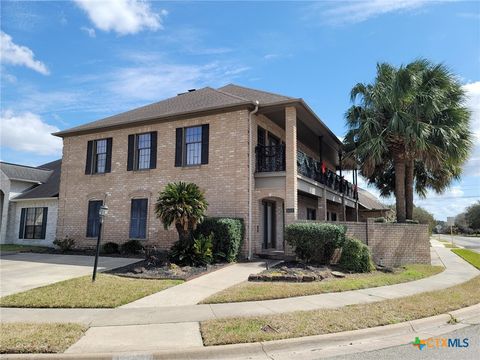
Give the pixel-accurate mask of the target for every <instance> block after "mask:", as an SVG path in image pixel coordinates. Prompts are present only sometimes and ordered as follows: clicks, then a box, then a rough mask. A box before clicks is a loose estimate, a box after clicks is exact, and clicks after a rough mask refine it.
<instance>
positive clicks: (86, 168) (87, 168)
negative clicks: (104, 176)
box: [85, 140, 93, 175]
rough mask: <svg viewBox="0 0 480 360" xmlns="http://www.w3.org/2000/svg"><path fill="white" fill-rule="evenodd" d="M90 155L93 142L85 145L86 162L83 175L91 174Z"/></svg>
mask: <svg viewBox="0 0 480 360" xmlns="http://www.w3.org/2000/svg"><path fill="white" fill-rule="evenodd" d="M92 154H93V140H90V141H89V142H88V143H87V161H86V163H85V175H90V174H91V173H92Z"/></svg>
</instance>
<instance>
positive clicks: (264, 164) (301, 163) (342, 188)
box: [255, 144, 358, 199]
mask: <svg viewBox="0 0 480 360" xmlns="http://www.w3.org/2000/svg"><path fill="white" fill-rule="evenodd" d="M255 153H256V172H257V173H262V172H280V171H285V145H284V144H280V145H273V146H263V145H257V147H256V148H255ZM297 173H298V174H299V175H302V176H305V177H307V178H309V179H312V180H314V181H316V182H318V183H320V184H323V185H325V186H326V187H327V188H329V189H331V190H334V191H336V192H338V193H342V194H343V193H344V194H345V195H346V196H348V197H350V198H353V199H357V198H358V194H357V190H356V188H355V186H354V185H353V184H352V183H351V182H349V181H347V180H345V178H344V177H343V176H340V175H338V174H336V173H335V172H333V171H331V170H330V169H328V168H326V166H325V165H324V164H322V162H320V161H317V160H315V159H313V158H312V157H310V156H308V155H306V154H305V153H303V152H302V151H297Z"/></svg>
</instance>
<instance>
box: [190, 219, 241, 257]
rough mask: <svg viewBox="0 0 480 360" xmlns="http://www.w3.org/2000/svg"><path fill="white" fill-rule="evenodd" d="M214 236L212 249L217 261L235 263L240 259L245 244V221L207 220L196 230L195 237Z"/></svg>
mask: <svg viewBox="0 0 480 360" xmlns="http://www.w3.org/2000/svg"><path fill="white" fill-rule="evenodd" d="M210 234H213V238H212V247H213V249H212V250H213V257H214V259H215V261H228V262H234V261H236V260H237V259H238V255H239V253H240V248H241V246H242V242H243V236H244V226H243V220H242V219H237V218H214V217H209V218H205V219H204V220H203V222H202V223H201V224H199V225H198V227H197V229H196V230H195V235H194V236H195V237H196V238H198V237H199V236H200V235H204V236H208V235H210Z"/></svg>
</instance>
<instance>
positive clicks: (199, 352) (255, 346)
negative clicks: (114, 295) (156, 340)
mask: <svg viewBox="0 0 480 360" xmlns="http://www.w3.org/2000/svg"><path fill="white" fill-rule="evenodd" d="M452 319H454V320H455V323H454V324H449V321H450V320H452ZM478 324H480V303H479V304H476V305H473V306H469V307H466V308H462V309H459V310H455V311H451V312H449V313H445V314H441V315H436V316H432V317H428V318H423V319H418V320H413V321H407V322H403V323H399V324H393V325H385V326H378V327H373V328H367V329H361V330H352V331H345V332H340V333H333V334H325V335H314V336H307V337H301V338H293V339H285V340H275V341H266V342H256V343H248V344H234V345H220V346H209V347H191V348H184V349H178V350H159V351H155V352H141V351H139V352H128V353H91V354H72V353H70V354H12V355H8V354H7V355H0V358H1V359H12V360H13V359H28V360H33V359H39V360H40V359H41V360H43V359H66V360H67V359H68V360H70V359H80V360H90V359H99V360H107V359H108V360H110V359H112V360H113V359H115V360H122V359H125V360H126V359H139V360H140V359H149V360H150V359H177V360H181V359H240V358H262V359H265V358H277V357H282V358H283V357H285V358H289V357H291V355H292V353H293V352H294V353H295V357H297V358H301V357H302V355H304V356H308V355H309V356H310V357H311V356H315V358H322V357H327V356H335V355H341V354H348V353H357V352H365V351H373V350H378V349H383V348H389V347H392V346H397V345H405V344H408V343H411V342H412V341H413V339H414V338H415V337H417V336H418V337H420V338H429V337H434V336H440V335H442V334H445V333H449V332H451V331H454V330H457V329H461V328H464V327H467V326H470V325H478ZM302 353H303V354H302Z"/></svg>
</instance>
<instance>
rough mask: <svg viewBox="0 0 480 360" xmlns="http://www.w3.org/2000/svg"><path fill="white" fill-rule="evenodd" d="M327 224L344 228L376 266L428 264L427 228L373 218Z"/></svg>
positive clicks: (422, 225) (429, 261)
mask: <svg viewBox="0 0 480 360" xmlns="http://www.w3.org/2000/svg"><path fill="white" fill-rule="evenodd" d="M300 222H309V221H307V220H301V221H300ZM316 222H319V223H320V222H322V221H316ZM329 223H330V224H336V225H344V226H346V227H347V235H348V236H351V237H354V238H356V239H358V240H360V241H362V242H363V243H365V244H367V245H368V247H369V248H370V250H371V252H372V256H373V260H374V262H375V263H376V264H379V265H383V266H389V267H396V266H402V265H405V264H430V263H431V258H430V236H429V233H428V225H425V224H396V223H376V222H373V219H369V220H367V222H366V223H364V222H348V221H335V222H329Z"/></svg>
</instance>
